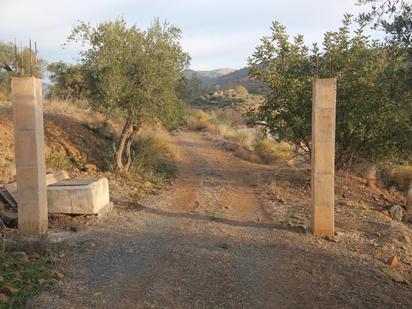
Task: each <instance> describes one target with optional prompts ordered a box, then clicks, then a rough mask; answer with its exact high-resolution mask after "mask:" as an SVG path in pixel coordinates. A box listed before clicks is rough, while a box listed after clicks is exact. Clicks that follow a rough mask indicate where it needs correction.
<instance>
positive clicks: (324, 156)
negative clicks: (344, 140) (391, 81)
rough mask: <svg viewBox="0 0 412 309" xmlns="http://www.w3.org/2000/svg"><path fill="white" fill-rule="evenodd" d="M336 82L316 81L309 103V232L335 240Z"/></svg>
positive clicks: (333, 80)
mask: <svg viewBox="0 0 412 309" xmlns="http://www.w3.org/2000/svg"><path fill="white" fill-rule="evenodd" d="M335 116H336V78H325V79H319V78H315V79H314V81H313V102H312V232H313V234H315V235H321V236H329V237H333V236H334V204H335V188H334V183H335Z"/></svg>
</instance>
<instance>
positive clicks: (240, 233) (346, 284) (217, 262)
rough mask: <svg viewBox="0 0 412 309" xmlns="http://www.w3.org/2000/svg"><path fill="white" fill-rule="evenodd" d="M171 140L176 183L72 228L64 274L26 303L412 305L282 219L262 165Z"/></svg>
mask: <svg viewBox="0 0 412 309" xmlns="http://www.w3.org/2000/svg"><path fill="white" fill-rule="evenodd" d="M176 147H177V149H178V159H179V170H180V174H179V177H178V180H177V181H176V183H175V184H174V185H173V187H172V188H171V189H170V190H167V191H164V192H163V193H161V194H160V195H157V196H151V197H149V198H147V199H146V200H144V201H143V202H142V203H141V204H140V205H137V206H136V207H135V208H134V210H124V209H122V208H121V207H119V208H117V209H115V210H114V211H113V212H112V213H111V214H110V216H108V217H106V218H105V219H104V220H102V221H101V222H99V223H98V224H97V225H96V226H93V227H92V228H89V229H87V230H86V231H82V232H79V233H77V234H76V246H75V247H76V248H75V249H74V250H73V251H72V252H71V253H69V254H68V255H67V259H66V262H65V265H64V268H65V270H66V271H67V275H66V278H65V279H64V280H63V281H62V282H60V284H59V285H58V286H57V287H55V288H53V289H51V290H50V291H45V292H43V293H42V294H41V295H40V296H39V297H38V298H37V299H35V300H33V302H32V303H31V306H32V307H33V308H331V307H339V308H341V307H355V308H389V307H395V306H398V307H405V308H406V307H409V308H410V307H411V306H412V291H411V287H410V286H408V285H406V284H402V283H396V282H394V281H393V280H391V279H389V278H387V277H385V276H382V274H381V273H380V272H379V271H377V270H376V265H375V264H374V262H373V261H371V260H368V259H366V258H365V257H363V256H361V255H354V254H352V252H346V251H342V250H339V248H337V245H336V244H335V243H332V242H326V241H324V240H319V239H316V238H314V237H313V236H311V235H310V234H307V233H299V232H298V231H294V230H293V229H287V228H284V226H283V225H280V224H279V223H278V220H277V218H275V217H273V214H274V213H276V212H273V211H272V210H271V209H269V206H268V205H269V204H268V203H266V201H265V199H266V197H265V194H264V192H263V191H262V190H263V189H262V188H263V186H261V181H262V179H264V178H265V177H267V175H268V173H269V171H268V170H267V169H266V168H265V167H263V166H260V165H257V164H252V163H248V162H245V161H242V160H240V159H237V158H235V157H233V156H232V155H230V154H229V153H227V152H225V151H223V150H220V149H218V148H217V147H216V146H215V145H214V144H213V143H212V142H211V141H209V140H207V139H205V138H204V137H202V136H201V135H200V134H198V133H191V132H183V133H181V134H180V135H179V136H177V137H176ZM325 242H326V243H327V244H326V245H325V244H324V243H325Z"/></svg>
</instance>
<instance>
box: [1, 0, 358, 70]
mask: <svg viewBox="0 0 412 309" xmlns="http://www.w3.org/2000/svg"><path fill="white" fill-rule="evenodd" d="M355 3H356V0H316V1H315V0H312V1H311V0H282V1H280V0H247V1H243V0H237V1H236V0H196V1H195V0H192V1H190V0H0V41H3V42H11V41H14V39H15V38H16V40H17V42H20V41H22V42H23V43H24V42H27V43H26V44H28V40H29V38H31V39H32V40H35V41H36V42H37V44H38V47H39V52H40V56H41V57H42V58H44V59H46V61H47V62H54V61H59V60H62V61H66V62H76V61H77V59H78V52H79V48H80V46H77V45H73V44H71V45H68V46H67V47H65V48H63V43H65V41H66V38H67V36H68V34H69V33H70V30H71V29H72V28H73V26H74V25H76V24H77V23H78V22H79V21H90V22H91V23H92V25H95V24H97V23H99V22H103V21H106V20H110V19H112V20H113V19H116V18H117V17H123V18H124V19H125V20H126V21H127V23H128V24H130V25H131V24H136V25H137V26H138V27H139V28H141V29H145V28H147V27H148V26H149V25H150V23H151V21H152V20H153V18H154V17H160V18H161V19H162V20H167V21H169V22H170V23H172V24H174V25H176V26H178V27H180V28H181V29H182V31H183V37H182V46H183V48H184V50H185V51H187V52H189V54H190V56H191V57H192V61H191V68H192V69H194V70H212V69H217V68H223V67H229V68H242V67H244V66H246V64H247V58H248V57H249V56H250V55H251V54H252V53H253V51H254V49H255V47H256V46H257V45H258V44H259V40H260V39H261V38H262V37H263V36H265V35H268V34H269V33H270V26H271V23H272V21H274V20H278V21H280V22H281V23H282V24H284V25H285V26H286V28H287V30H288V32H289V33H290V34H292V35H295V34H303V35H304V37H305V41H306V42H307V43H308V44H312V43H313V42H321V41H322V37H323V34H324V33H325V32H326V31H329V30H337V29H338V28H339V26H340V22H341V20H342V17H343V14H344V13H352V14H355V15H357V14H358V13H359V12H360V11H361V10H363V9H364V8H362V7H358V6H356V5H355Z"/></svg>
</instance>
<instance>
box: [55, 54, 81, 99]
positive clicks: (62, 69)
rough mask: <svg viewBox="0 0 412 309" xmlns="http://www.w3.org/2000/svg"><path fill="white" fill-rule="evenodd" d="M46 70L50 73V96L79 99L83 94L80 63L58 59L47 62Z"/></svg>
mask: <svg viewBox="0 0 412 309" xmlns="http://www.w3.org/2000/svg"><path fill="white" fill-rule="evenodd" d="M47 70H48V71H49V72H50V73H51V74H50V81H51V82H52V83H53V85H52V86H51V87H50V89H49V93H48V96H49V97H50V98H58V99H65V100H68V99H76V100H79V99H82V98H83V97H84V96H85V93H84V92H85V87H84V86H85V85H84V84H85V83H84V78H83V74H82V68H81V65H79V64H75V65H73V64H67V63H64V62H62V61H59V62H54V63H51V64H49V65H48V66H47Z"/></svg>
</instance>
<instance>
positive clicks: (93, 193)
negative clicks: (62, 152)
mask: <svg viewBox="0 0 412 309" xmlns="http://www.w3.org/2000/svg"><path fill="white" fill-rule="evenodd" d="M46 184H47V204H48V205H47V206H48V212H49V214H78V215H86V214H92V215H101V214H104V213H106V212H108V211H109V210H111V208H112V203H111V202H110V197H109V182H108V180H107V178H104V177H102V178H82V179H72V178H70V177H69V176H68V175H67V173H66V172H64V171H59V172H56V173H51V174H47V175H46ZM5 188H6V190H7V191H8V192H9V193H10V194H11V195H12V196H13V198H14V199H16V197H17V184H16V183H15V182H14V183H11V184H8V185H6V186H5Z"/></svg>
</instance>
